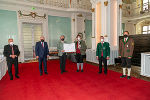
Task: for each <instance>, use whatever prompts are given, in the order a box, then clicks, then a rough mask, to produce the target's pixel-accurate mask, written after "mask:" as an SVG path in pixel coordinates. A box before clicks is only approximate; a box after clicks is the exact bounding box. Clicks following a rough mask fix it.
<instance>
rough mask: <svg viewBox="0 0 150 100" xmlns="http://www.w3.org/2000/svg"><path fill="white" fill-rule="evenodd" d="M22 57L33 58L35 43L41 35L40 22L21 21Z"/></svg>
mask: <svg viewBox="0 0 150 100" xmlns="http://www.w3.org/2000/svg"><path fill="white" fill-rule="evenodd" d="M22 32H23V39H24V59H25V60H31V59H34V58H35V44H36V42H37V41H39V40H40V36H41V35H42V24H33V23H23V29H22Z"/></svg>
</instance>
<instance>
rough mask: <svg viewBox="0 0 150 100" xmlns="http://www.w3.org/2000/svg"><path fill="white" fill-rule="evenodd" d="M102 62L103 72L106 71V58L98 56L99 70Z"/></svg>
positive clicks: (100, 70)
mask: <svg viewBox="0 0 150 100" xmlns="http://www.w3.org/2000/svg"><path fill="white" fill-rule="evenodd" d="M102 62H103V63H104V73H107V59H106V58H104V57H101V58H99V72H100V73H101V72H102Z"/></svg>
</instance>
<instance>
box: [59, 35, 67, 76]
mask: <svg viewBox="0 0 150 100" xmlns="http://www.w3.org/2000/svg"><path fill="white" fill-rule="evenodd" d="M64 40H65V36H64V35H61V36H60V41H59V42H58V44H57V49H58V56H59V59H60V70H61V74H62V73H63V72H66V70H65V65H66V58H67V55H66V53H65V51H64V43H66V42H65V41H64Z"/></svg>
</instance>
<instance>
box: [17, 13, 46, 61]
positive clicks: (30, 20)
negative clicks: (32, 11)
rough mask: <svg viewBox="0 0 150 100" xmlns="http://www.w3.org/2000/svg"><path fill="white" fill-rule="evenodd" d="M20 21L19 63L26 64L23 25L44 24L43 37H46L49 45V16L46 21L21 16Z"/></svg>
mask: <svg viewBox="0 0 150 100" xmlns="http://www.w3.org/2000/svg"><path fill="white" fill-rule="evenodd" d="M17 19H18V21H17V22H18V23H17V24H18V47H19V50H20V56H19V59H18V60H19V62H24V61H25V59H24V40H23V34H22V33H23V32H22V25H23V23H34V24H42V32H43V36H44V37H45V41H46V42H47V43H48V45H49V36H48V16H46V19H44V18H32V17H19V14H18V16H17ZM39 40H40V39H39Z"/></svg>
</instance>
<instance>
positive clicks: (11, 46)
mask: <svg viewBox="0 0 150 100" xmlns="http://www.w3.org/2000/svg"><path fill="white" fill-rule="evenodd" d="M11 49H12V55H14V48H13V46H11Z"/></svg>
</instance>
